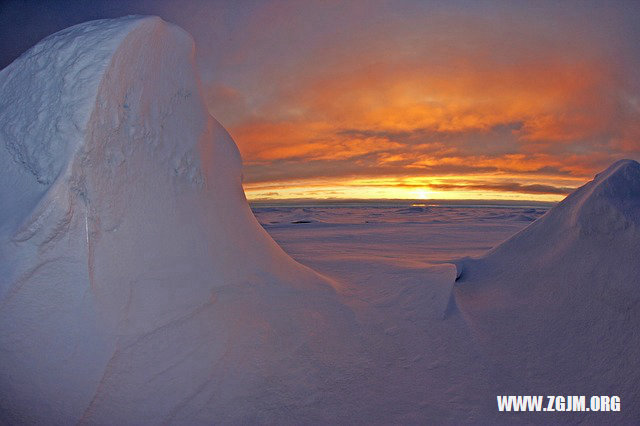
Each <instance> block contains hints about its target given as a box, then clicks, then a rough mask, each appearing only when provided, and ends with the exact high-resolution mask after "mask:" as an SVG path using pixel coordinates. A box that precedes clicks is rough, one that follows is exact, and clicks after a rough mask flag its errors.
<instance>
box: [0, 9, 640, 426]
mask: <svg viewBox="0 0 640 426" xmlns="http://www.w3.org/2000/svg"><path fill="white" fill-rule="evenodd" d="M194 53H195V50H194V44H193V41H192V39H191V37H190V36H189V35H188V34H186V33H185V32H184V31H182V30H181V29H179V28H178V27H176V26H174V25H171V24H168V23H166V22H164V21H162V20H161V19H159V18H154V17H126V18H121V19H115V20H102V21H94V22H89V23H85V24H81V25H78V26H75V27H72V28H69V29H67V30H64V31H62V32H60V33H57V34H54V35H53V36H51V37H49V38H47V39H45V40H43V41H42V42H41V43H39V44H38V45H37V46H35V47H34V48H32V49H31V50H29V51H28V52H26V53H25V54H24V55H23V56H21V57H20V58H19V59H17V60H16V61H15V62H14V63H12V64H11V65H10V66H9V67H7V68H6V69H4V70H2V72H0V151H2V155H0V177H1V180H0V201H1V202H2V205H1V206H0V423H1V424H5V423H6V424H23V423H26V424H42V423H44V424H50V423H53V424H73V423H90V424H167V423H170V424H212V423H223V424H224V423H240V424H247V423H251V424H253V423H274V424H309V423H311V424H318V423H322V424H353V423H367V424H398V423H408V424H422V423H429V422H431V423H451V424H461V423H495V422H496V421H497V422H506V421H514V419H515V420H522V419H525V421H539V422H554V421H555V422H557V421H561V420H566V419H567V418H568V417H559V416H560V415H562V416H564V415H565V414H566V413H559V415H558V416H556V417H554V416H553V415H550V416H546V417H539V413H532V414H531V415H530V416H527V417H524V414H523V413H517V415H518V417H507V414H505V413H497V411H496V406H495V401H496V399H495V396H496V395H498V394H511V395H514V394H524V395H529V394H541V395H542V394H545V395H546V394H559V395H567V394H574V395H589V394H593V395H600V394H604V395H612V394H618V395H620V396H621V397H622V406H623V407H625V408H623V409H622V412H621V413H618V416H617V417H611V418H608V419H607V420H611V419H614V421H618V420H620V419H622V420H634V419H637V418H638V417H639V413H638V408H637V407H638V406H639V405H638V401H637V397H638V395H639V394H640V393H639V392H638V383H640V377H639V376H638V374H639V373H638V371H640V365H639V362H640V361H639V360H640V357H638V356H637V354H638V350H637V348H638V347H640V341H639V337H638V333H637V332H636V329H637V325H638V323H639V317H638V316H639V313H638V306H639V304H640V301H639V298H638V297H639V296H638V291H637V287H638V282H640V270H639V268H640V266H639V265H640V264H639V262H638V261H637V259H638V258H639V257H640V247H639V238H640V226H639V222H640V221H639V215H638V209H639V205H640V203H639V199H640V195H639V194H640V189H639V185H640V178H639V174H640V173H639V165H638V163H636V162H634V161H623V162H619V163H616V164H614V165H613V166H612V167H611V168H610V169H608V170H607V171H605V172H604V173H602V174H601V175H599V176H598V177H597V178H596V180H594V182H591V183H589V184H587V185H585V186H584V187H583V188H580V189H579V190H578V191H576V192H575V193H574V194H572V195H570V196H569V197H567V199H566V200H565V201H564V202H562V203H561V204H560V205H558V206H556V207H555V208H553V209H552V210H550V211H548V212H547V213H546V214H544V215H543V216H542V217H540V215H542V214H543V213H544V211H545V209H543V208H533V207H531V208H525V207H515V206H510V207H509V206H503V207H504V208H499V207H498V206H494V207H486V206H484V207H483V206H466V207H465V206H444V205H442V206H426V205H415V206H407V205H404V206H403V205H396V206H392V205H391V204H385V205H384V206H369V207H357V208H356V207H353V208H352V207H349V208H343V207H344V205H342V207H339V208H338V207H336V208H321V207H313V208H312V207H299V208H285V207H282V208H273V207H265V208H263V210H261V211H260V210H258V215H259V217H260V218H261V220H262V221H263V223H264V224H265V228H266V229H268V230H269V231H270V232H273V233H274V235H275V236H276V237H277V238H278V239H279V240H280V241H282V242H283V244H284V246H285V247H286V248H287V249H288V250H290V251H291V253H292V254H293V255H294V256H296V258H297V259H300V260H304V262H305V263H307V264H310V265H313V266H314V267H316V268H318V270H319V271H321V272H322V273H325V274H326V275H327V276H330V277H331V278H327V277H325V276H323V275H320V274H318V273H316V272H314V271H312V270H311V269H309V268H307V267H305V266H302V265H301V264H299V263H297V262H295V261H294V260H293V259H292V258H290V257H289V256H288V255H287V254H285V253H284V251H282V249H281V248H280V247H279V246H278V245H277V244H276V243H275V242H274V241H273V240H272V239H271V238H270V237H269V235H268V234H267V233H266V232H265V230H264V229H263V228H262V227H261V226H260V225H259V224H258V222H257V221H256V218H255V217H254V216H253V214H252V212H251V210H250V209H249V206H248V204H247V202H246V200H245V197H244V193H243V191H242V186H241V158H240V155H239V153H238V150H237V148H236V146H235V144H234V142H233V141H232V139H231V138H230V136H229V135H228V134H227V132H226V131H225V130H224V129H223V128H222V127H221V126H220V124H218V123H217V122H216V121H215V120H214V119H213V118H212V117H211V116H210V115H209V114H208V112H207V109H206V107H205V105H204V102H203V98H202V94H201V89H200V82H199V80H198V76H197V73H196V71H195V67H194ZM538 217H540V218H539V219H537V220H535V219H536V218H538ZM532 220H535V221H534V222H533V223H532V224H531V225H530V226H528V227H527V228H526V229H524V230H522V231H521V232H519V233H518V234H517V235H515V236H514V237H512V238H511V239H509V240H507V241H506V242H504V243H503V244H500V245H498V246H496V247H495V248H494V249H492V250H491V251H490V252H489V253H488V254H487V255H485V256H484V257H482V258H480V259H475V260H474V259H463V260H461V261H459V262H458V265H457V266H458V269H457V271H456V267H455V266H454V265H452V264H450V263H446V261H447V260H449V259H450V258H451V257H455V255H456V254H458V255H459V254H461V253H464V254H467V255H476V254H480V253H482V252H484V251H485V250H486V249H488V248H490V247H492V246H494V245H495V244H496V243H497V242H499V241H503V240H504V238H505V237H507V236H508V235H512V234H513V232H516V231H519V230H521V229H522V228H523V227H524V226H525V225H526V224H528V223H529V222H530V221H532ZM287 238H289V239H290V240H289V241H285V240H286V239H287ZM292 240H297V241H292ZM456 275H457V282H456ZM626 407H630V408H626ZM634 407H635V408H634ZM536 416H538V417H536ZM586 416H587V413H574V414H572V417H570V418H569V421H576V422H577V421H585V420H586V421H589V420H591V419H595V417H586ZM597 419H603V418H601V417H599V418H597Z"/></svg>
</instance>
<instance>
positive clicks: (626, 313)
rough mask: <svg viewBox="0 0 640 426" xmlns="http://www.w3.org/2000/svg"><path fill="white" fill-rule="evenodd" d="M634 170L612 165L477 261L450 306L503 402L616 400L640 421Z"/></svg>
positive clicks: (639, 184) (639, 176)
mask: <svg viewBox="0 0 640 426" xmlns="http://www.w3.org/2000/svg"><path fill="white" fill-rule="evenodd" d="M639 259H640V164H638V163H637V162H636V161H633V160H622V161H619V162H616V163H614V164H613V165H612V166H610V167H609V168H608V169H607V170H605V171H604V172H602V173H600V174H598V175H597V176H596V177H595V179H594V180H593V181H591V182H589V183H588V184H586V185H584V186H583V187H581V188H579V189H578V190H576V191H575V192H574V193H572V194H571V195H569V196H568V197H567V198H566V199H565V200H564V201H562V202H561V203H560V204H558V205H557V206H556V207H555V208H553V209H551V210H550V211H549V212H547V213H546V214H545V215H544V216H543V217H541V218H540V219H538V220H537V221H536V222H534V223H533V224H531V225H530V226H529V227H527V228H525V229H524V230H523V231H521V232H520V233H518V234H517V235H515V236H513V237H512V238H511V239H509V240H507V241H506V242H504V243H503V244H501V245H499V246H497V247H496V248H494V249H493V250H491V251H490V252H489V253H487V254H486V255H485V256H484V257H482V258H480V259H464V260H462V261H461V262H460V263H459V266H458V274H459V278H458V282H457V285H456V287H455V290H454V292H455V301H456V304H457V307H458V309H459V310H460V311H461V312H462V314H463V316H464V318H465V320H466V322H467V324H468V325H469V326H470V327H471V328H472V329H473V331H474V334H475V336H476V338H477V339H478V342H479V343H480V344H481V346H482V347H483V349H484V351H485V353H486V356H487V357H488V359H489V360H490V361H491V363H493V365H494V367H495V369H496V372H495V377H501V378H502V379H503V380H504V382H503V383H502V385H503V386H502V388H503V389H505V391H504V394H512V395H516V394H538V393H540V394H546V395H553V394H557V395H619V396H621V399H622V401H626V402H623V403H624V404H625V407H623V408H622V414H621V416H623V417H625V418H627V419H637V418H638V417H639V416H640V411H639V410H640V400H639V398H640V356H638V348H640V334H639V333H638V330H637V329H638V324H640V309H639V307H640V292H639V291H638V290H639V287H638V285H639V283H640V261H639Z"/></svg>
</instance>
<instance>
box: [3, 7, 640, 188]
mask: <svg viewBox="0 0 640 426" xmlns="http://www.w3.org/2000/svg"><path fill="white" fill-rule="evenodd" d="M72 4H73V6H69V5H72ZM0 12H1V13H0V16H1V18H0V27H2V30H1V31H2V32H1V33H0V40H1V42H0V43H2V45H0V47H1V48H2V52H4V53H3V55H4V56H3V58H2V60H3V62H2V66H6V65H7V63H8V62H10V61H11V60H12V59H13V58H14V57H15V56H16V55H18V54H20V53H21V52H22V51H24V50H26V49H27V48H28V47H30V46H31V45H33V44H35V42H37V41H38V40H39V39H40V38H42V37H43V36H45V35H47V34H50V33H52V32H54V31H56V30H58V29H61V28H63V27H66V26H69V25H72V24H74V23H77V22H81V21H85V20H88V19H95V18H99V17H113V16H121V15H125V14H132V13H139V14H156V15H159V16H161V17H162V18H164V19H166V20H168V21H171V22H175V23H177V24H178V25H180V26H182V27H183V28H185V29H186V30H187V31H189V32H190V33H191V34H192V35H193V36H194V38H195V40H196V44H197V64H198V67H199V68H200V71H201V73H202V78H203V85H204V87H205V88H206V94H207V102H208V106H209V109H210V111H211V113H212V114H213V115H214V116H215V117H216V118H217V119H218V120H219V121H220V122H221V123H222V124H223V125H224V126H225V127H226V128H227V129H228V130H229V132H230V133H231V135H232V136H233V138H234V139H235V141H236V143H237V144H238V147H239V148H240V151H241V153H242V156H243V159H244V164H245V167H244V182H245V190H246V193H247V196H248V198H250V199H260V198H334V197H337V198H491V199H531V200H558V199H561V198H563V196H564V195H565V194H567V193H568V192H569V191H571V189H572V188H575V187H577V186H579V185H582V184H583V183H585V182H586V181H587V180H589V179H591V178H592V177H593V174H594V173H596V172H597V171H599V170H601V169H604V168H605V167H606V166H608V165H609V164H610V163H611V162H613V161H615V160H617V159H620V158H634V159H636V160H640V75H639V74H640V73H639V72H638V70H640V43H639V42H638V41H640V3H638V2H600V3H598V2H576V3H573V2H562V3H560V4H557V3H542V2H476V1H469V2H412V1H393V2H374V1H363V2H347V3H344V4H343V3H338V2H306V1H305V2H236V1H232V2H206V1H202V2H197V1H187V2H170V1H159V2H150V1H142V2H135V1H134V2H130V3H127V4H126V5H125V4H117V5H114V4H113V2H97V3H96V2H82V1H81V2H78V3H68V4H67V3H62V4H61V3H52V4H50V5H47V6H46V7H44V6H42V5H38V4H37V3H33V4H31V3H22V2H8V3H7V2H5V3H4V4H3V6H2V9H1V10H0Z"/></svg>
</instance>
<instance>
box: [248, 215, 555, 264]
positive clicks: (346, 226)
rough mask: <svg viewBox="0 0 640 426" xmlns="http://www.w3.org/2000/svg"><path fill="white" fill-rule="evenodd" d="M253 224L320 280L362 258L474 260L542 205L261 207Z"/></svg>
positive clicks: (397, 261) (392, 261)
mask: <svg viewBox="0 0 640 426" xmlns="http://www.w3.org/2000/svg"><path fill="white" fill-rule="evenodd" d="M252 210H253V212H254V214H255V215H256V217H257V219H258V221H259V222H260V223H261V224H262V226H263V227H264V228H265V229H266V230H267V232H268V233H269V234H270V235H271V236H272V237H273V239H274V240H276V242H278V244H280V246H281V247H282V248H284V250H285V251H286V252H287V253H288V254H289V255H291V256H292V257H293V258H294V259H296V260H298V261H300V262H302V263H304V264H306V265H309V266H313V267H314V268H316V269H317V270H323V271H324V272H326V273H327V274H328V275H331V271H333V270H335V265H333V264H334V263H336V262H349V261H352V260H358V259H367V260H369V261H372V262H378V263H384V264H390V265H396V266H404V265H410V266H426V265H428V264H433V263H441V262H450V261H452V260H454V259H458V258H462V257H465V256H479V255H481V254H484V253H485V252H486V251H487V250H489V249H490V248H492V247H493V246H495V245H496V244H499V243H500V242H502V241H504V240H506V239H507V238H508V237H510V236H512V235H513V234H515V233H516V232H518V231H520V230H521V229H523V228H524V227H525V226H527V225H529V224H530V223H531V222H532V221H534V220H535V219H537V218H538V217H540V216H541V215H542V214H544V213H545V212H546V211H547V210H548V207H541V206H523V207H512V206H495V205H494V206H491V205H486V206H482V205H462V206H460V205H457V206H453V205H452V206H447V205H425V204H422V203H410V202H406V203H402V202H399V203H398V204H396V205H387V204H382V203H375V202H371V203H367V202H362V203H356V204H350V205H347V206H343V205H340V204H336V205H331V204H326V203H322V202H319V203H317V204H315V205H313V204H308V205H295V204H293V205H287V204H286V203H283V204H281V205H277V204H271V205H261V204H260V203H256V204H254V205H253V207H252Z"/></svg>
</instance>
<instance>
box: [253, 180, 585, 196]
mask: <svg viewBox="0 0 640 426" xmlns="http://www.w3.org/2000/svg"><path fill="white" fill-rule="evenodd" d="M541 181H542V182H545V183H548V184H549V185H545V184H540V182H541ZM585 182H586V180H584V179H563V180H560V181H559V180H558V179H553V180H551V179H548V178H546V179H545V178H540V177H535V176H534V177H532V178H529V179H528V180H525V181H524V183H521V182H518V183H516V182H515V176H513V177H508V176H507V177H500V178H495V177H493V178H491V177H470V176H440V177H435V178H426V177H403V178H401V177H393V176H392V177H382V178H381V177H371V178H357V179H341V178H333V179H308V180H295V181H283V182H261V183H245V184H244V190H245V194H246V196H247V199H248V200H250V201H266V200H287V199H318V200H320V199H324V200H331V199H335V200H348V199H350V200H367V199H375V200H384V199H389V200H459V199H482V200H528V201H545V202H556V201H560V200H562V199H563V198H564V197H565V196H566V195H567V194H568V193H569V192H571V191H572V190H573V189H575V188H576V187H578V186H580V185H582V184H584V183H585ZM552 184H553V185H555V186H552ZM557 185H560V186H557ZM558 188H560V189H558Z"/></svg>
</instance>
